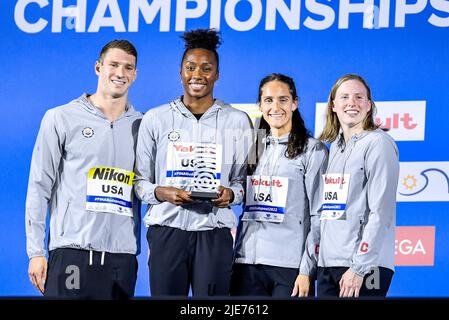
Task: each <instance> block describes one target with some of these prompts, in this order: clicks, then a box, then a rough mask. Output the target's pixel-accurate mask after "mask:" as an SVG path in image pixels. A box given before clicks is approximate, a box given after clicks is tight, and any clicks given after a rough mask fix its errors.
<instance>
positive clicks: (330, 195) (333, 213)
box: [320, 173, 351, 220]
mask: <svg viewBox="0 0 449 320" xmlns="http://www.w3.org/2000/svg"><path fill="white" fill-rule="evenodd" d="M350 177H351V175H350V174H344V175H342V174H338V173H337V174H323V180H324V188H323V196H322V203H323V205H322V206H321V218H320V219H321V220H346V213H345V212H346V203H347V200H348V190H349V180H350Z"/></svg>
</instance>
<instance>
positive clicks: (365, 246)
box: [360, 242, 368, 253]
mask: <svg viewBox="0 0 449 320" xmlns="http://www.w3.org/2000/svg"><path fill="white" fill-rule="evenodd" d="M360 252H361V253H367V252H368V243H366V242H363V243H362V244H361V245H360Z"/></svg>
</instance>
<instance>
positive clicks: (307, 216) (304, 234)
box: [235, 134, 328, 275]
mask: <svg viewBox="0 0 449 320" xmlns="http://www.w3.org/2000/svg"><path fill="white" fill-rule="evenodd" d="M267 140H268V145H267V147H266V150H265V151H264V153H263V154H262V156H261V158H260V160H259V162H258V165H257V168H256V171H255V173H254V174H253V176H257V175H265V176H280V177H286V178H288V193H287V203H286V207H285V209H286V211H285V215H284V220H283V221H282V222H280V223H279V222H276V223H273V222H262V221H241V222H240V224H239V227H238V232H237V240H236V246H235V263H244V264H265V265H270V266H277V267H285V268H298V269H299V273H300V274H304V275H313V274H314V272H315V270H316V265H317V250H316V249H317V245H318V241H319V231H320V220H319V212H318V209H319V208H320V200H321V184H322V179H321V175H322V174H324V172H325V170H326V166H327V153H328V152H327V148H326V146H325V145H324V144H323V143H322V142H320V141H318V140H316V139H313V138H309V140H308V145H307V148H306V150H305V152H304V153H302V154H301V155H299V156H297V157H296V158H295V159H288V158H287V157H285V151H286V149H287V142H288V134H287V135H285V136H283V137H280V138H279V139H276V138H274V137H272V136H269V137H268V138H267ZM267 163H268V165H267Z"/></svg>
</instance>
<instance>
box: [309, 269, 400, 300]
mask: <svg viewBox="0 0 449 320" xmlns="http://www.w3.org/2000/svg"><path fill="white" fill-rule="evenodd" d="M348 269H349V268H348V267H329V268H322V267H318V283H317V295H318V298H330V297H338V296H339V295H340V284H339V282H340V280H341V277H342V276H343V274H344V273H345V272H346V270H348ZM393 274H394V272H393V270H390V269H388V268H383V267H377V268H374V269H372V270H371V272H370V273H368V274H367V275H365V277H364V278H363V284H362V287H361V288H360V294H359V296H360V297H386V295H387V292H388V289H389V288H390V284H391V279H392V278H393Z"/></svg>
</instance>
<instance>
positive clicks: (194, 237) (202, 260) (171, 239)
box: [147, 226, 233, 297]
mask: <svg viewBox="0 0 449 320" xmlns="http://www.w3.org/2000/svg"><path fill="white" fill-rule="evenodd" d="M147 239H148V244H149V248H150V258H149V261H148V265H149V269H150V288H151V295H152V296H153V297H160V296H187V295H188V294H189V289H190V286H191V287H192V295H194V296H226V295H229V282H230V277H231V268H232V246H233V239H232V235H231V232H230V230H229V229H228V228H216V229H213V230H210V231H184V230H181V229H177V228H171V227H165V226H150V227H149V228H148V232H147Z"/></svg>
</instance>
